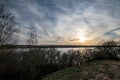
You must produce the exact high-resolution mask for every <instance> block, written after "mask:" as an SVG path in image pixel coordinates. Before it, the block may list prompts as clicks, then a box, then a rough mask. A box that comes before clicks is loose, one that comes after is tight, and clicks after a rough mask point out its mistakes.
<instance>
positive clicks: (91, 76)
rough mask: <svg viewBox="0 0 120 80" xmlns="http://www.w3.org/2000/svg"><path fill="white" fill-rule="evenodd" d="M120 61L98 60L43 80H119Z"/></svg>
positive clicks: (58, 72)
mask: <svg viewBox="0 0 120 80" xmlns="http://www.w3.org/2000/svg"><path fill="white" fill-rule="evenodd" d="M119 79H120V61H113V60H98V61H91V62H86V63H83V64H82V65H80V66H77V67H71V68H66V69H64V70H61V71H57V72H55V73H52V74H50V75H48V76H47V77H46V78H44V79H43V80H119Z"/></svg>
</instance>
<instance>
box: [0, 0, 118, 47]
mask: <svg viewBox="0 0 120 80" xmlns="http://www.w3.org/2000/svg"><path fill="white" fill-rule="evenodd" d="M0 3H1V4H5V5H6V6H7V7H8V9H9V11H10V12H11V13H12V14H13V15H14V16H15V21H16V22H17V26H19V29H20V33H18V34H17V35H18V36H19V41H18V44H25V43H26V39H27V33H28V31H29V28H30V26H34V27H35V29H36V33H37V36H38V37H37V40H38V43H37V44H39V45H41V44H42V45H43V44H96V43H98V42H100V41H101V40H109V39H114V40H120V0H0Z"/></svg>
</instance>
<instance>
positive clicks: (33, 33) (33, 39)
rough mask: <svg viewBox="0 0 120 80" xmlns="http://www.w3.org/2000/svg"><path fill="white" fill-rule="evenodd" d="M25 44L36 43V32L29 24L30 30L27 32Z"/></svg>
mask: <svg viewBox="0 0 120 80" xmlns="http://www.w3.org/2000/svg"><path fill="white" fill-rule="evenodd" d="M27 44H28V45H36V44H37V33H36V30H35V27H33V26H30V30H29V32H28V38H27Z"/></svg>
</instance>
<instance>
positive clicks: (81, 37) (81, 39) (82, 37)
mask: <svg viewBox="0 0 120 80" xmlns="http://www.w3.org/2000/svg"><path fill="white" fill-rule="evenodd" d="M79 40H80V42H85V41H86V40H87V38H86V37H84V36H80V37H79Z"/></svg>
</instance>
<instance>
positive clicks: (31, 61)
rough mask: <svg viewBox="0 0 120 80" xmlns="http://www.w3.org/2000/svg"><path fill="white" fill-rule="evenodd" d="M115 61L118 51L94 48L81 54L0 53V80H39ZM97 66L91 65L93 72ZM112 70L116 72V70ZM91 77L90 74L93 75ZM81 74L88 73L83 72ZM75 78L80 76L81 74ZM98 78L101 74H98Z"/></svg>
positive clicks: (44, 51) (46, 51)
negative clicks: (107, 61)
mask: <svg viewBox="0 0 120 80" xmlns="http://www.w3.org/2000/svg"><path fill="white" fill-rule="evenodd" d="M105 44H108V45H116V44H117V42H115V41H107V42H104V43H102V45H105ZM119 59H120V48H119V47H109V48H108V47H100V48H98V47H96V48H94V49H85V50H84V51H81V50H73V49H71V50H68V51H67V52H61V51H59V50H57V49H54V48H48V49H41V48H40V49H39V48H38V49H37V48H36V49H29V50H24V51H23V50H22V51H20V50H16V49H0V80H40V79H42V78H44V77H45V76H46V75H48V74H51V73H53V72H55V71H58V70H61V69H65V68H68V67H74V66H79V65H80V66H81V65H82V63H85V62H89V61H95V60H119ZM117 63H118V62H116V63H115V62H114V64H117ZM108 64H109V67H110V66H112V65H113V63H112V62H109V63H108ZM88 65H91V64H90V63H86V69H88V70H89V68H90V67H89V66H88ZM98 66H99V64H97V63H95V65H93V66H92V67H94V69H95V70H97V69H98V68H99V67H98ZM118 67H119V65H118ZM80 68H82V67H80ZM114 68H115V69H117V70H118V68H116V67H114ZM105 69H106V68H105ZM68 70H69V69H68ZM76 70H77V68H76V69H75V71H76ZM83 70H84V69H83ZM90 70H91V68H90ZM98 70H99V69H98ZM69 71H70V73H72V72H71V70H69ZM69 71H68V72H69ZM91 72H92V71H91ZM83 73H84V72H83ZM95 73H96V72H95ZM95 73H94V72H93V74H95ZM113 73H114V71H113ZM63 74H64V72H63ZM85 74H88V73H87V72H86V73H85ZM111 74H112V73H111ZM60 75H61V73H60ZM76 75H77V74H76ZM78 75H82V73H81V74H78ZM101 75H103V74H102V73H101ZM118 77H119V75H118ZM88 78H89V77H88ZM53 79H54V78H53Z"/></svg>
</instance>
